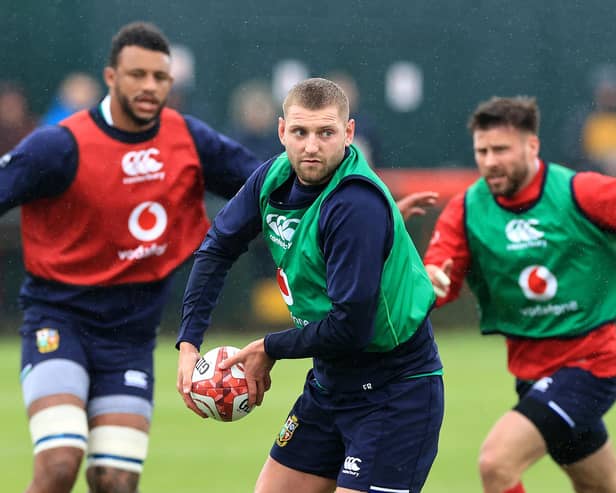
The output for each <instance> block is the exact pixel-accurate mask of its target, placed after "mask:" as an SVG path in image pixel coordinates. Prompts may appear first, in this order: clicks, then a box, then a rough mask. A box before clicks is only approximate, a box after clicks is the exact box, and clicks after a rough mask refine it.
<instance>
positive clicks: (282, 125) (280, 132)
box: [278, 116, 286, 145]
mask: <svg viewBox="0 0 616 493" xmlns="http://www.w3.org/2000/svg"><path fill="white" fill-rule="evenodd" d="M285 127H286V122H285V120H284V118H283V117H281V116H279V117H278V138H279V139H280V143H281V144H282V145H285V143H284V141H285V138H284V130H285Z"/></svg>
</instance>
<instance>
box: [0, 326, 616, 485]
mask: <svg viewBox="0 0 616 493" xmlns="http://www.w3.org/2000/svg"><path fill="white" fill-rule="evenodd" d="M250 340H251V338H250V336H243V337H238V336H237V335H233V336H232V335H227V336H221V335H217V336H213V337H212V338H210V339H207V340H206V342H207V344H208V347H213V346H216V345H220V344H231V345H236V346H240V347H241V346H242V345H243V344H245V343H247V342H249V341H250ZM437 340H438V343H439V347H440V350H441V355H442V358H443V361H444V364H445V387H446V413H445V421H444V424H443V429H442V433H441V440H440V451H439V455H438V457H437V459H436V462H435V464H434V467H433V468H432V472H431V473H430V476H429V478H428V482H427V484H426V486H425V488H424V490H423V491H424V493H452V492H455V493H478V492H480V491H481V488H480V483H479V478H478V474H477V472H476V457H477V450H478V448H479V445H480V443H481V441H482V439H483V437H484V435H485V434H486V432H487V431H488V430H489V428H490V426H491V424H492V423H493V422H494V421H495V420H496V419H497V417H498V416H500V415H501V414H502V412H503V411H505V410H506V409H507V408H509V407H510V406H511V405H512V404H513V402H514V400H515V396H514V392H513V384H512V379H511V378H510V377H509V375H508V374H507V373H506V368H505V352H504V343H503V340H502V338H500V337H483V338H481V337H480V336H479V335H477V334H476V333H475V332H474V331H448V332H442V333H440V334H439V335H438V336H437ZM156 358H157V359H156V378H157V389H156V407H155V413H154V420H153V428H152V433H151V441H150V452H149V456H148V460H147V462H146V466H145V470H144V475H143V478H142V481H141V488H140V490H141V493H197V492H198V493H205V492H207V493H249V492H251V491H252V487H253V484H254V481H255V478H256V476H257V474H258V472H259V470H260V468H261V465H262V464H263V461H264V459H265V457H266V455H267V452H268V450H269V448H270V446H271V444H272V441H273V439H274V437H275V435H276V434H277V433H278V431H279V429H280V426H281V425H282V423H283V421H284V419H285V418H286V413H287V411H288V409H289V408H290V406H291V404H292V403H293V401H294V400H295V397H296V396H297V394H298V393H299V391H300V389H301V386H302V383H303V378H304V374H305V372H306V370H307V368H308V362H307V361H280V362H278V363H277V364H276V366H275V367H274V370H273V372H272V380H273V386H272V389H271V390H270V391H269V392H268V393H267V394H266V399H265V401H264V404H263V405H262V406H261V407H260V408H257V409H256V410H255V411H253V413H252V414H250V415H249V416H248V417H246V418H245V419H244V420H242V421H239V422H237V423H219V422H215V421H210V420H205V421H202V420H200V418H198V417H197V416H196V415H193V414H192V413H191V412H190V411H189V410H188V409H186V408H185V407H184V405H183V403H182V402H181V400H180V397H179V396H178V395H177V394H176V391H175V375H176V358H177V354H176V351H175V349H173V341H172V340H170V339H161V340H160V341H159V346H158V349H157V353H156ZM18 373H19V343H18V340H17V339H12V338H4V339H0V423H1V434H0V436H1V442H0V443H1V445H0V477H1V480H0V481H1V483H2V487H1V490H2V491H6V492H19V491H23V489H24V488H25V486H26V484H27V483H28V481H29V477H30V468H31V460H32V459H31V446H30V443H29V440H30V439H29V434H28V428H27V421H26V417H25V412H24V410H23V407H22V401H21V392H20V388H19V378H18ZM607 421H608V427H609V428H610V430H611V431H612V433H615V432H616V412H615V411H614V410H611V411H610V413H608V415H607ZM524 482H525V485H526V487H527V491H529V493H539V492H540V493H564V492H568V491H572V489H571V487H570V486H569V483H568V481H567V479H566V478H565V476H564V475H563V474H562V473H560V471H559V470H558V469H557V468H556V466H554V465H553V464H552V463H551V462H550V461H549V460H547V459H544V460H542V461H541V462H540V463H539V464H537V465H535V466H534V467H533V468H532V469H531V470H530V471H529V472H528V474H527V475H526V477H525V478H524ZM86 491H87V490H86V486H85V483H84V481H83V474H82V475H81V477H80V479H79V482H78V484H77V486H76V488H75V492H79V493H83V492H86Z"/></svg>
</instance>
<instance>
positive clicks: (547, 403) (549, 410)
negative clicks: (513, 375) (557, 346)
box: [514, 368, 616, 465]
mask: <svg viewBox="0 0 616 493" xmlns="http://www.w3.org/2000/svg"><path fill="white" fill-rule="evenodd" d="M516 391H517V392H518V395H519V396H520V402H519V403H518V405H517V406H516V407H515V408H514V409H515V410H516V411H518V412H520V413H522V414H523V415H524V416H526V417H527V418H528V419H530V420H531V421H532V422H533V424H534V425H535V426H536V427H537V429H538V430H539V431H540V433H541V435H542V436H543V438H544V440H545V442H546V445H547V448H548V453H549V454H550V456H551V457H552V458H553V459H554V461H555V462H557V463H558V464H561V465H565V464H573V463H574V462H577V461H579V460H581V459H583V458H585V457H587V456H589V455H590V454H592V453H593V452H595V451H597V450H598V449H599V448H601V447H602V446H603V444H604V443H605V442H606V441H607V430H606V428H605V424H604V423H603V420H602V416H603V415H604V414H605V413H606V412H607V411H608V410H609V409H610V407H611V406H612V404H614V400H615V399H616V377H613V378H598V377H595V376H594V375H593V374H592V373H590V372H588V371H586V370H583V369H581V368H561V369H559V370H558V371H556V372H555V373H553V374H552V375H550V376H549V377H544V378H542V379H540V380H538V381H536V382H528V381H524V380H518V381H517V383H516Z"/></svg>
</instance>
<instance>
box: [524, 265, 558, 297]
mask: <svg viewBox="0 0 616 493" xmlns="http://www.w3.org/2000/svg"><path fill="white" fill-rule="evenodd" d="M518 284H519V285H520V287H521V288H522V291H523V292H524V296H526V297H527V298H528V299H529V300H537V301H546V300H551V299H552V298H554V295H555V294H556V291H557V290H558V281H557V280H556V276H554V274H552V273H551V272H550V271H549V270H548V268H547V267H544V266H543V265H531V266H529V267H526V269H524V270H523V271H522V272H521V273H520V277H519V279H518Z"/></svg>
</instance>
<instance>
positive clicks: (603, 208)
mask: <svg viewBox="0 0 616 493" xmlns="http://www.w3.org/2000/svg"><path fill="white" fill-rule="evenodd" d="M469 128H470V130H471V133H472V135H473V146H474V151H475V160H476V161H477V166H478V168H479V172H480V174H481V178H480V179H479V180H478V181H477V182H476V183H474V184H473V185H471V186H470V187H469V188H468V189H467V190H466V192H465V193H464V194H460V195H459V196H457V197H454V198H453V199H452V200H451V201H450V202H449V204H447V206H446V207H445V209H444V210H443V212H442V214H441V215H440V217H439V219H438V221H437V224H436V227H435V232H434V235H433V237H432V241H431V243H430V246H429V248H428V251H427V252H426V255H425V258H424V263H425V264H426V269H427V271H428V273H429V275H430V278H431V280H432V282H433V284H434V288H435V291H436V292H437V294H438V295H439V298H438V301H437V305H438V306H440V305H443V304H444V303H447V302H449V301H452V300H454V299H455V298H456V297H457V295H458V293H459V290H460V287H461V285H462V282H463V280H464V278H466V280H467V281H468V284H469V286H470V288H471V290H472V291H473V293H474V294H475V296H476V297H477V300H478V302H479V308H480V326H481V331H482V332H483V333H484V334H496V333H498V334H503V335H505V337H506V340H507V353H508V365H509V371H510V372H511V373H512V374H513V375H514V376H515V377H516V390H517V393H518V395H519V402H518V404H517V405H516V406H515V407H514V408H513V410H511V411H509V412H507V413H506V414H505V415H503V416H502V418H501V419H500V420H499V421H498V422H497V423H496V424H495V425H494V427H493V428H492V430H491V431H490V433H489V434H488V437H487V438H486V440H485V442H484V443H483V446H482V448H481V453H480V459H479V469H480V473H481V479H482V482H483V488H484V492H486V493H503V492H506V493H522V492H524V488H523V486H522V483H521V482H520V481H521V477H522V474H523V472H524V471H525V470H526V469H527V468H528V467H530V466H531V465H532V464H534V463H535V462H537V461H538V460H539V459H540V458H541V457H543V456H544V455H546V454H549V455H550V456H551V458H552V459H553V460H554V462H556V463H557V464H558V465H559V466H560V467H561V468H562V469H563V471H564V472H565V473H566V474H567V475H568V476H569V478H570V479H571V482H572V484H573V487H574V489H575V491H576V492H578V493H591V492H593V493H595V492H599V493H614V492H616V458H615V455H614V449H613V446H612V444H611V443H610V441H609V439H608V434H607V431H606V428H605V425H604V423H603V420H602V416H603V414H605V413H606V412H607V411H608V409H609V408H610V407H611V406H612V404H613V403H614V399H615V398H616V324H615V323H614V320H615V319H616V282H615V279H616V234H615V232H616V179H614V178H611V177H607V176H603V175H600V174H598V173H590V172H587V173H578V174H575V173H574V172H573V171H571V170H569V169H567V168H565V167H563V166H560V165H558V164H554V163H549V162H546V161H543V160H541V159H539V137H538V128H539V110H538V108H537V105H536V103H535V100H534V99H532V98H528V97H516V98H492V99H490V100H489V101H486V102H484V103H481V104H480V105H479V106H478V108H477V109H476V111H475V112H474V113H473V115H472V117H471V119H470V122H469Z"/></svg>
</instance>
